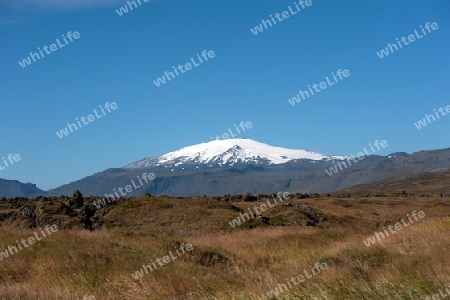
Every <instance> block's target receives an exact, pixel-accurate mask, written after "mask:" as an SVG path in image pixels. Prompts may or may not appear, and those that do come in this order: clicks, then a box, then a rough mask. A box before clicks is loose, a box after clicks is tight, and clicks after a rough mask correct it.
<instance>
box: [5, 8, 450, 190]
mask: <svg viewBox="0 0 450 300" xmlns="http://www.w3.org/2000/svg"><path fill="white" fill-rule="evenodd" d="M19 2H20V3H19ZM97 2H100V4H97ZM312 2H313V4H312V5H311V6H310V7H307V8H306V9H305V10H303V11H301V12H300V13H298V14H296V15H294V16H291V17H289V18H288V19H285V20H284V21H282V22H279V21H278V22H277V23H278V24H277V25H275V26H273V27H271V28H269V29H267V30H264V31H263V32H262V33H260V34H258V35H254V34H253V33H252V32H251V31H250V28H253V27H255V26H257V25H259V24H260V22H261V20H262V19H266V20H267V19H268V18H269V15H270V14H275V13H277V12H278V13H282V12H283V11H285V10H288V8H287V7H288V6H289V5H291V7H294V1H293V0H292V1H291V0H259V1H254V0H246V1H242V0H239V1H237V0H228V1H216V0H214V1H212V0H189V1H185V0H183V1H182V0H157V1H155V0H150V1H149V2H147V3H144V0H141V3H142V5H141V6H139V7H138V8H135V9H134V10H133V11H130V12H129V13H127V14H124V15H123V16H119V15H118V14H117V13H116V11H115V10H116V9H118V8H119V7H120V6H123V5H125V4H126V1H116V0H114V1H94V0H91V1H87V0H66V1H62V0H61V1H57V0H45V1H44V0H23V1H11V0H0V41H1V43H0V54H1V55H0V66H1V69H0V87H1V88H0V99H1V118H0V124H1V128H2V131H1V132H0V157H1V156H5V155H8V154H9V153H12V154H15V153H17V154H19V155H20V156H21V158H22V160H21V161H20V162H18V163H16V164H14V165H13V166H10V167H8V168H6V169H5V170H2V171H0V178H5V179H16V180H19V181H22V182H33V183H36V184H37V185H38V187H40V188H42V189H49V188H54V187H57V186H59V185H62V184H64V183H68V182H71V181H75V180H78V179H81V178H83V177H85V176H88V175H91V174H93V173H96V172H100V171H103V170H105V169H107V168H111V167H121V166H123V165H125V164H127V163H131V162H134V161H136V160H139V159H142V158H144V157H149V156H156V155H161V154H164V153H167V152H170V151H173V150H176V149H179V148H181V147H184V146H188V145H193V144H197V143H201V142H206V141H208V140H209V139H210V137H211V136H215V135H222V134H223V133H225V132H227V130H228V128H233V125H234V124H236V123H239V122H240V121H251V122H252V123H253V128H251V129H250V130H248V131H247V132H246V133H245V134H243V135H241V137H247V138H253V139H256V140H258V141H260V142H264V143H267V144H271V145H275V146H282V147H286V148H301V149H309V150H311V151H316V152H320V153H323V154H339V155H350V154H356V153H358V152H360V151H361V150H362V149H363V147H365V146H367V145H368V143H373V142H374V141H375V140H376V139H380V140H383V139H384V140H387V141H388V143H389V146H388V147H387V148H385V149H383V151H382V152H379V154H382V155H386V154H389V153H392V152H396V151H406V152H409V153H411V152H415V151H419V150H428V149H441V148H447V147H449V142H448V133H449V132H450V116H446V117H441V119H440V120H438V121H436V122H434V123H432V124H429V125H428V126H426V127H425V128H422V129H420V130H418V129H417V128H415V126H414V125H413V123H414V122H417V121H418V120H419V119H422V118H423V117H424V115H425V114H426V113H428V114H430V113H432V112H433V109H438V108H439V107H445V106H446V105H449V104H450V84H449V82H450V81H449V80H450V76H449V71H450V63H449V60H450V58H449V53H450V46H449V38H450V30H449V25H450V22H449V15H450V2H449V1H447V0H440V1H438V0H436V1H416V0H413V1H412V0H398V1H387V0H383V1H356V0H354V1H315V0H313V1H312ZM427 22H437V23H438V25H439V29H438V30H436V31H432V32H431V33H429V34H428V35H427V36H424V37H423V38H421V39H420V40H416V41H415V42H413V43H411V44H410V45H408V46H403V48H402V49H399V50H398V51H396V52H395V53H392V54H390V55H389V56H388V57H385V58H383V59H380V58H379V57H378V56H377V55H376V52H377V51H380V50H381V49H383V48H385V47H386V46H387V44H388V43H395V42H396V41H395V39H396V38H401V37H402V36H405V37H407V36H408V35H409V34H412V33H413V32H414V30H418V31H419V32H420V25H422V26H424V25H425V23H427ZM68 31H78V32H79V33H80V35H81V38H79V39H78V40H74V41H73V42H71V43H69V44H68V45H66V46H65V47H64V48H62V49H59V50H57V51H56V52H54V53H51V54H49V55H45V57H44V58H42V59H40V60H38V61H37V62H34V63H32V64H31V65H30V66H27V67H26V68H22V67H21V66H20V65H19V64H18V61H19V60H20V61H21V60H22V59H24V58H26V57H27V56H28V55H29V53H30V52H31V51H33V52H37V51H38V50H37V48H38V47H40V48H41V49H42V48H43V46H44V45H47V46H50V44H52V43H55V40H56V39H57V38H61V35H62V34H64V35H66V34H67V32H68ZM61 41H62V40H61ZM203 50H213V51H214V52H215V54H216V56H215V57H214V58H213V59H210V60H209V61H208V62H205V63H204V64H202V65H200V66H198V67H196V68H193V69H192V70H190V71H188V72H186V73H185V74H182V75H181V76H179V77H177V78H175V79H173V80H172V81H170V82H168V83H166V84H165V85H162V86H161V87H156V86H155V85H154V84H153V80H155V79H156V78H158V77H161V76H162V75H163V73H164V71H172V66H174V65H178V64H185V63H187V62H189V61H190V59H191V57H196V53H201V51H203ZM338 69H348V70H349V71H350V74H351V75H350V76H349V77H348V78H345V79H344V80H342V81H340V82H338V83H336V84H335V85H333V86H331V87H328V88H327V89H326V90H323V91H321V92H320V93H317V94H316V95H314V96H313V97H311V98H309V99H307V100H305V101H302V102H301V103H298V104H296V105H295V106H291V105H290V104H289V103H288V101H287V100H288V99H289V98H291V97H293V96H294V95H296V94H297V93H298V91H299V90H300V89H303V90H304V89H306V88H307V85H312V84H313V83H317V84H318V83H320V82H321V81H324V79H325V77H326V76H330V75H331V72H336V71H337V70H338ZM108 101H109V102H116V103H117V104H118V106H119V107H118V109H117V110H115V111H113V112H111V113H109V114H107V115H106V116H104V117H103V118H101V119H98V120H96V121H95V122H93V123H91V124H89V125H86V126H83V127H82V128H81V129H79V130H78V131H76V132H74V133H71V134H69V135H68V136H66V137H64V138H63V139H59V138H58V137H57V136H56V132H57V131H59V130H60V129H63V128H64V127H65V126H66V125H67V123H68V122H70V123H73V122H74V121H75V118H80V117H81V116H85V117H87V115H89V114H90V113H91V112H92V111H93V109H96V108H98V106H99V105H103V104H105V103H106V102H108Z"/></svg>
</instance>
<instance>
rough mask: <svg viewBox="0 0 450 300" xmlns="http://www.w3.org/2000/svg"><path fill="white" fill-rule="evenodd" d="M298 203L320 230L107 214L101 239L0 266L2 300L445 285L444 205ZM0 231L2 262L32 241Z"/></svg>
mask: <svg viewBox="0 0 450 300" xmlns="http://www.w3.org/2000/svg"><path fill="white" fill-rule="evenodd" d="M298 201H299V200H298ZM302 203H306V204H307V205H309V206H310V207H313V208H314V209H315V210H316V211H318V212H320V213H321V214H324V215H326V216H327V217H328V218H329V219H328V221H327V222H325V223H322V224H321V225H320V226H317V227H304V226H286V227H274V226H265V227H258V228H255V229H252V230H247V229H242V230H238V229H232V228H231V227H230V226H229V225H228V221H230V220H231V219H232V218H235V217H237V216H238V213H237V212H236V210H234V209H230V207H229V205H228V204H222V203H215V202H214V201H212V200H210V199H206V198H205V199H201V198H199V199H193V200H192V201H191V202H187V200H183V201H180V200H175V199H170V198H149V197H143V198H139V199H135V200H132V201H131V202H127V203H125V204H121V205H114V206H112V207H110V208H108V212H109V213H108V215H107V218H106V220H107V221H106V222H105V224H104V227H103V229H102V230H101V231H94V232H89V231H85V230H60V231H58V232H57V233H54V234H53V235H52V236H50V237H47V238H45V239H43V240H42V241H39V242H37V243H36V244H34V245H31V246H30V247H28V248H26V249H24V250H22V251H20V252H19V253H17V254H14V255H13V256H11V257H9V258H7V259H5V260H3V261H0V299H74V300H75V299H77V298H79V299H82V298H83V296H84V295H93V296H95V297H96V299H180V300H181V299H268V296H267V295H266V292H268V291H270V290H273V289H275V287H276V286H277V284H278V283H286V281H287V280H288V279H290V278H291V277H292V276H294V277H297V276H298V275H300V274H302V272H303V270H309V266H313V265H314V264H315V263H316V262H325V263H327V265H328V266H329V267H328V270H326V271H322V272H321V273H320V274H319V275H316V276H314V277H313V278H311V279H308V280H306V281H304V282H302V283H300V284H299V285H297V286H296V287H295V288H292V289H290V290H289V291H286V292H284V293H282V294H281V295H280V296H279V297H278V298H277V299H423V298H425V296H427V295H432V294H434V293H437V292H438V290H439V289H442V287H443V286H444V285H446V284H447V285H448V284H450V263H449V257H448V253H449V250H448V249H449V246H450V234H449V233H450V210H449V207H450V206H449V205H450V201H449V199H448V198H396V199H393V198H360V199H333V198H327V199H310V200H308V201H302ZM235 205H236V206H239V207H241V208H245V207H247V206H248V205H249V203H238V204H235ZM252 205H258V203H252ZM275 209H280V208H279V207H276V208H274V210H275ZM413 210H423V211H424V212H425V213H426V217H425V218H424V219H422V220H420V221H419V222H417V223H414V224H412V225H411V226H409V227H407V228H404V229H402V230H401V231H400V232H398V233H395V234H393V235H391V236H390V237H388V238H386V239H384V240H382V241H380V242H377V244H376V245H372V246H370V247H366V246H365V245H364V243H363V241H364V240H366V239H367V238H368V237H369V236H371V235H373V234H374V231H378V230H381V228H382V226H383V224H386V223H387V222H391V224H394V223H396V222H397V221H398V219H399V218H402V217H403V218H406V214H408V213H409V214H410V213H411V212H412V211H413ZM0 228H1V230H0V251H2V250H4V249H5V248H6V247H7V246H8V245H16V242H15V241H16V240H20V239H22V238H24V239H26V238H28V237H30V236H32V235H33V232H34V231H33V230H26V231H25V230H19V229H18V228H10V227H8V226H3V227H0ZM180 243H185V244H186V243H191V244H192V245H193V247H194V250H193V251H192V252H189V253H188V254H186V255H183V256H182V257H180V258H178V259H176V260H174V261H171V262H170V263H168V264H167V265H165V266H163V267H160V268H158V269H157V270H156V271H154V272H151V273H150V274H148V275H145V276H144V277H142V278H141V279H139V280H135V279H133V277H132V276H131V274H133V273H134V272H136V271H137V270H139V269H140V268H142V265H143V264H145V265H148V264H150V262H151V261H152V260H154V259H156V258H162V257H163V256H165V255H167V253H168V251H170V250H173V249H174V247H177V245H179V244H180Z"/></svg>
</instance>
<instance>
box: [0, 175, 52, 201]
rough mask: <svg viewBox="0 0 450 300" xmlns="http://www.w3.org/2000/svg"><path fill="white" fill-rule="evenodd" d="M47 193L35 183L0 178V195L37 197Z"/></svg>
mask: <svg viewBox="0 0 450 300" xmlns="http://www.w3.org/2000/svg"><path fill="white" fill-rule="evenodd" d="M45 194H46V192H44V191H43V190H40V189H38V188H37V187H36V185H35V184H32V183H21V182H19V181H17V180H6V179H1V178H0V197H6V198H14V197H36V196H39V195H45Z"/></svg>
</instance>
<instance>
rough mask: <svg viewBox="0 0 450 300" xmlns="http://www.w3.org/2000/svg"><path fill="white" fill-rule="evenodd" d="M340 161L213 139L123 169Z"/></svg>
mask: <svg viewBox="0 0 450 300" xmlns="http://www.w3.org/2000/svg"><path fill="white" fill-rule="evenodd" d="M297 159H309V160H314V161H316V160H324V159H325V160H334V159H337V160H343V159H346V157H344V156H329V155H323V154H320V153H316V152H311V151H307V150H294V149H286V148H281V147H274V146H270V145H267V144H264V143H260V142H257V141H254V140H250V139H228V140H213V141H210V142H207V143H201V144H198V145H193V146H189V147H185V148H182V149H180V150H177V151H173V152H170V153H167V154H164V155H162V156H157V157H151V158H145V159H143V160H140V161H137V162H134V163H131V164H128V165H126V166H124V168H127V169H135V168H147V167H157V166H170V167H179V166H183V165H187V164H189V165H192V164H205V165H210V166H213V165H218V166H222V165H226V166H233V165H235V164H239V163H241V164H284V163H287V162H289V161H292V160H297Z"/></svg>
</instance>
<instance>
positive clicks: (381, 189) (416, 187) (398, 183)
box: [333, 170, 450, 195]
mask: <svg viewBox="0 0 450 300" xmlns="http://www.w3.org/2000/svg"><path fill="white" fill-rule="evenodd" d="M403 191H405V192H407V193H432V194H436V193H450V170H447V171H445V172H422V173H415V174H413V173H400V174H397V175H395V176H392V177H389V178H387V179H384V180H380V181H376V182H372V183H367V184H359V185H356V186H352V187H350V188H347V189H343V190H339V191H336V192H334V193H333V194H346V193H349V194H353V195H355V194H374V193H385V194H386V193H401V192H403Z"/></svg>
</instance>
